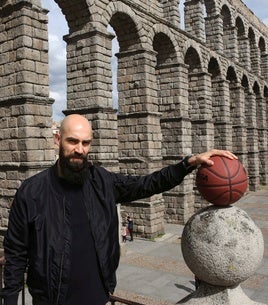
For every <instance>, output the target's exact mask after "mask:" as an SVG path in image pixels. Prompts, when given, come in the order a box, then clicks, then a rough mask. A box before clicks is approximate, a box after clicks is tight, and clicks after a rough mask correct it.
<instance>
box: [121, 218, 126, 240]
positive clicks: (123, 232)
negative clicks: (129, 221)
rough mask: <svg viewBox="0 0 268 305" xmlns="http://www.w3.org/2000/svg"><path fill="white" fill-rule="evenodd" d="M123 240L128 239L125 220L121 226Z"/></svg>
mask: <svg viewBox="0 0 268 305" xmlns="http://www.w3.org/2000/svg"><path fill="white" fill-rule="evenodd" d="M121 235H122V242H123V243H125V242H126V241H127V225H126V223H125V222H123V224H122V228H121Z"/></svg>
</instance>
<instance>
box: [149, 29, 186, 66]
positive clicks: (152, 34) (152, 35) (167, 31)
mask: <svg viewBox="0 0 268 305" xmlns="http://www.w3.org/2000/svg"><path fill="white" fill-rule="evenodd" d="M158 34H161V35H164V36H165V37H166V39H167V40H168V41H169V43H170V44H172V48H174V52H175V53H176V54H177V55H176V57H177V61H178V62H179V61H180V62H181V61H182V55H181V53H182V52H181V48H180V46H179V44H178V41H177V40H176V39H174V38H175V37H174V34H173V33H172V32H171V31H170V29H169V28H168V27H167V26H166V25H163V24H159V23H156V24H154V25H153V27H151V28H150V31H149V32H148V34H147V45H148V47H149V46H151V47H153V44H154V40H155V36H156V35H158Z"/></svg>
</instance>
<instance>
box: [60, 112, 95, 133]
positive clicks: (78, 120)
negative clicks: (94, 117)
mask: <svg viewBox="0 0 268 305" xmlns="http://www.w3.org/2000/svg"><path fill="white" fill-rule="evenodd" d="M74 129H81V130H83V131H84V132H86V131H89V132H90V133H92V128H91V124H90V122H89V121H88V119H86V118H85V117H83V116H82V115H80V114H70V115H68V116H67V117H65V118H64V119H63V121H62V123H61V127H60V134H61V135H63V134H64V133H66V132H70V131H71V130H74Z"/></svg>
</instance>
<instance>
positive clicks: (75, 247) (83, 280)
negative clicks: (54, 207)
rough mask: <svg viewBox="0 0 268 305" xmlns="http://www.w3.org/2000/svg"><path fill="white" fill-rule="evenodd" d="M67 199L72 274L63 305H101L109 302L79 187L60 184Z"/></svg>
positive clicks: (64, 183)
mask: <svg viewBox="0 0 268 305" xmlns="http://www.w3.org/2000/svg"><path fill="white" fill-rule="evenodd" d="M61 184H62V188H63V191H64V192H65V195H66V199H67V200H68V201H70V203H71V206H70V215H71V230H72V249H71V272H70V280H69V286H68V291H67V296H66V299H65V303H64V305H75V304H79V305H88V304H94V305H103V304H106V303H107V302H108V300H109V295H108V293H107V292H106V291H105V288H104V285H103V282H102V279H101V277H100V274H101V273H100V270H99V265H98V260H97V255H96V249H95V245H94V241H93V237H92V232H91V229H90V225H89V219H88V216H87V213H86V208H85V205H84V201H83V192H82V187H81V186H74V185H71V184H70V183H66V182H64V181H63V182H62V183H61Z"/></svg>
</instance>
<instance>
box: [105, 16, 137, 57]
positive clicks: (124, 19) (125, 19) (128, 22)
mask: <svg viewBox="0 0 268 305" xmlns="http://www.w3.org/2000/svg"><path fill="white" fill-rule="evenodd" d="M110 25H111V26H112V27H113V29H114V31H115V32H116V36H117V40H118V43H119V46H120V52H126V51H130V50H134V49H139V48H140V44H141V42H140V35H139V32H138V29H137V27H136V24H135V22H134V21H133V19H132V18H130V16H129V15H127V14H125V13H122V12H116V13H115V14H114V15H113V16H112V18H111V20H110ZM126 33H127V39H126Z"/></svg>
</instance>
